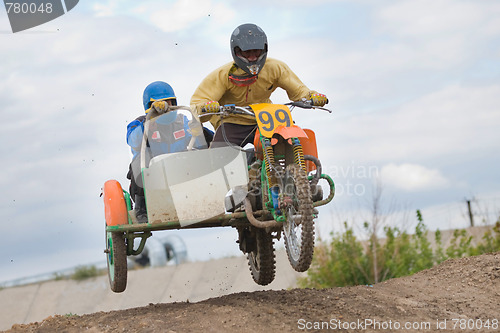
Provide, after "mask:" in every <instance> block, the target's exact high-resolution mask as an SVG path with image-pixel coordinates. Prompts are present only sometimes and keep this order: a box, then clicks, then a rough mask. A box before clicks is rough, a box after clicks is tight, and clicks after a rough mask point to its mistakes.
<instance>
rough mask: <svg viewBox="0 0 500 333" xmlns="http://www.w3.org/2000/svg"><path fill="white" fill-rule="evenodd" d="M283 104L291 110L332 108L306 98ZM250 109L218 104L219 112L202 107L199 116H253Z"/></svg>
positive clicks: (248, 107) (325, 109)
mask: <svg viewBox="0 0 500 333" xmlns="http://www.w3.org/2000/svg"><path fill="white" fill-rule="evenodd" d="M283 105H286V106H291V110H292V109H293V108H294V107H299V108H302V109H319V110H324V111H328V112H329V113H332V110H330V109H327V108H324V107H320V106H314V105H313V104H312V100H308V99H303V100H301V101H295V102H289V103H285V104H283ZM251 110H252V108H251V107H250V106H237V105H234V104H227V105H222V106H220V108H219V112H207V111H206V109H205V108H202V109H201V112H202V115H201V116H208V115H210V116H212V115H227V114H230V113H232V114H242V115H248V116H255V114H254V113H253V112H252V111H251Z"/></svg>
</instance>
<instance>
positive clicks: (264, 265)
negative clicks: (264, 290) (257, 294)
mask: <svg viewBox="0 0 500 333" xmlns="http://www.w3.org/2000/svg"><path fill="white" fill-rule="evenodd" d="M253 231H254V233H255V242H256V246H255V249H254V250H253V251H251V252H249V253H248V255H247V258H248V265H249V266H250V272H251V274H252V278H253V280H254V281H255V283H257V284H259V285H261V286H265V285H268V284H269V283H271V282H273V280H274V277H275V273H276V257H275V253H274V240H273V237H272V235H271V234H270V233H267V232H266V230H265V229H260V228H253Z"/></svg>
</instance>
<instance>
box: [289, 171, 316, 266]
mask: <svg viewBox="0 0 500 333" xmlns="http://www.w3.org/2000/svg"><path fill="white" fill-rule="evenodd" d="M283 177H284V178H283V182H282V189H281V191H282V192H281V193H282V196H283V197H284V198H285V199H286V201H287V202H286V204H285V208H284V212H283V213H284V215H285V217H286V220H285V222H284V223H283V233H284V236H285V237H284V238H285V248H286V253H287V256H288V261H289V262H290V264H291V266H292V267H293V269H294V270H296V271H297V272H305V271H307V270H308V269H309V266H310V265H311V262H312V258H313V253H314V220H313V217H314V216H313V202H312V199H311V190H310V187H309V182H308V180H307V176H306V173H305V172H304V170H302V169H301V168H300V167H299V166H298V165H296V164H290V165H288V166H287V167H286V169H285V174H284V176H283Z"/></svg>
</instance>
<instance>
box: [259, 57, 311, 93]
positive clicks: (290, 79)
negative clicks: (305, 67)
mask: <svg viewBox="0 0 500 333" xmlns="http://www.w3.org/2000/svg"><path fill="white" fill-rule="evenodd" d="M273 62H275V63H273V66H272V70H273V71H275V73H274V74H275V76H276V77H277V78H278V82H277V85H278V87H280V88H282V89H284V90H285V91H286V93H287V95H288V98H289V99H290V100H291V101H298V100H300V99H302V98H307V99H309V98H310V95H311V94H315V93H317V92H316V91H314V90H311V89H309V88H308V87H307V86H306V85H305V84H304V83H303V82H302V81H301V80H300V79H299V77H298V76H297V75H296V74H295V73H294V72H293V71H292V70H291V69H290V67H288V65H287V64H285V63H284V62H282V61H279V60H275V59H273ZM266 65H267V63H266Z"/></svg>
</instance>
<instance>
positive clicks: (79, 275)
mask: <svg viewBox="0 0 500 333" xmlns="http://www.w3.org/2000/svg"><path fill="white" fill-rule="evenodd" d="M98 275H100V273H99V271H98V270H97V268H96V267H95V266H79V267H77V268H76V269H75V272H74V273H73V275H71V278H72V279H73V280H77V281H81V280H85V279H88V278H92V277H96V276H98Z"/></svg>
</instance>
